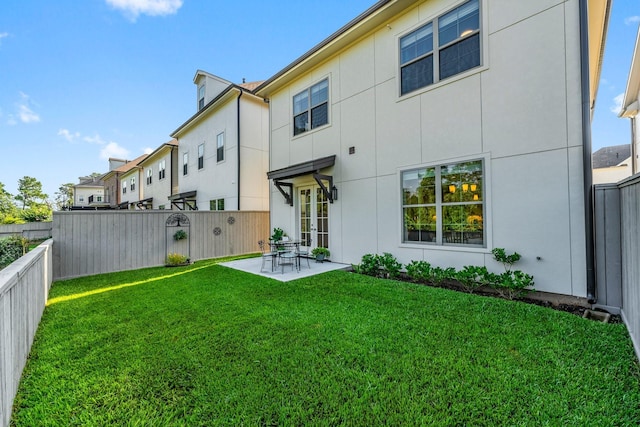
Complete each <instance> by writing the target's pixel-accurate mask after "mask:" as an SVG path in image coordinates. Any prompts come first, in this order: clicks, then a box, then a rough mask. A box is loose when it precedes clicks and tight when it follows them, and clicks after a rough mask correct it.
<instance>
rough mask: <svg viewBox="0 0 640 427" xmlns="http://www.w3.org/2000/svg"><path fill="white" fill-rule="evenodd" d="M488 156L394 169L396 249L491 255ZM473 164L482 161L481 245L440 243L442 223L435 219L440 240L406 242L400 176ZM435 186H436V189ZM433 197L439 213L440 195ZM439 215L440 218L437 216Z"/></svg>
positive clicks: (491, 234) (490, 198) (468, 157)
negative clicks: (396, 195) (395, 185)
mask: <svg viewBox="0 0 640 427" xmlns="http://www.w3.org/2000/svg"><path fill="white" fill-rule="evenodd" d="M490 160H491V159H490V156H489V154H486V153H483V154H479V155H472V156H465V157H456V158H453V159H444V160H442V161H438V162H430V163H422V164H418V165H413V166H411V167H402V168H398V169H397V180H398V181H397V182H398V197H397V202H396V203H397V205H396V206H398V207H399V210H398V212H399V217H398V220H399V221H398V236H399V239H398V241H399V243H398V246H399V247H404V248H414V249H429V250H437V251H442V250H444V251H457V252H480V253H490V252H491V250H490V248H492V247H493V237H492V236H493V221H492V215H491V200H492V195H491V185H489V184H490V182H491V161H490ZM473 161H481V162H482V197H483V199H482V212H483V244H482V245H474V244H457V243H446V244H445V243H443V242H442V223H441V220H440V218H438V220H437V226H436V227H437V228H436V232H439V238H438V240H437V241H436V242H420V241H409V240H405V238H404V231H405V230H404V208H405V204H404V194H403V181H402V178H403V173H404V172H410V171H414V170H420V169H426V168H436V169H437V168H439V167H440V166H446V165H452V164H458V163H466V162H473ZM437 185H438V184H437V183H436V186H437ZM436 198H437V201H438V203H436V209H437V212H441V208H442V206H443V204H442V200H441V195H439V194H436ZM439 216H441V215H439Z"/></svg>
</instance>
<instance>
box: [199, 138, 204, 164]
mask: <svg viewBox="0 0 640 427" xmlns="http://www.w3.org/2000/svg"><path fill="white" fill-rule="evenodd" d="M202 169H204V142H203V143H202V144H200V145H198V170H202Z"/></svg>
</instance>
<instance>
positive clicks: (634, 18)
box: [624, 15, 640, 25]
mask: <svg viewBox="0 0 640 427" xmlns="http://www.w3.org/2000/svg"><path fill="white" fill-rule="evenodd" d="M637 22H640V16H638V15H635V16H629V17H627V18H624V24H625V25H631V24H635V23H637Z"/></svg>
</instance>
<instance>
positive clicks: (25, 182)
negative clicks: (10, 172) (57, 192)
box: [15, 176, 49, 210]
mask: <svg viewBox="0 0 640 427" xmlns="http://www.w3.org/2000/svg"><path fill="white" fill-rule="evenodd" d="M48 198H49V196H48V195H47V194H45V193H44V192H43V191H42V183H41V182H40V181H38V180H37V179H35V178H33V177H31V176H24V177H22V178H20V179H19V180H18V194H17V195H16V197H15V199H16V200H18V201H19V202H22V209H23V210H24V209H27V208H30V207H36V206H38V205H44V204H47V199H48Z"/></svg>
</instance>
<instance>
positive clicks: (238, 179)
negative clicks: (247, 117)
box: [236, 89, 244, 210]
mask: <svg viewBox="0 0 640 427" xmlns="http://www.w3.org/2000/svg"><path fill="white" fill-rule="evenodd" d="M243 93H244V92H243V90H242V89H240V94H239V95H238V98H236V101H237V104H238V112H237V114H238V177H237V179H236V182H237V183H238V210H240V98H242V94H243Z"/></svg>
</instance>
